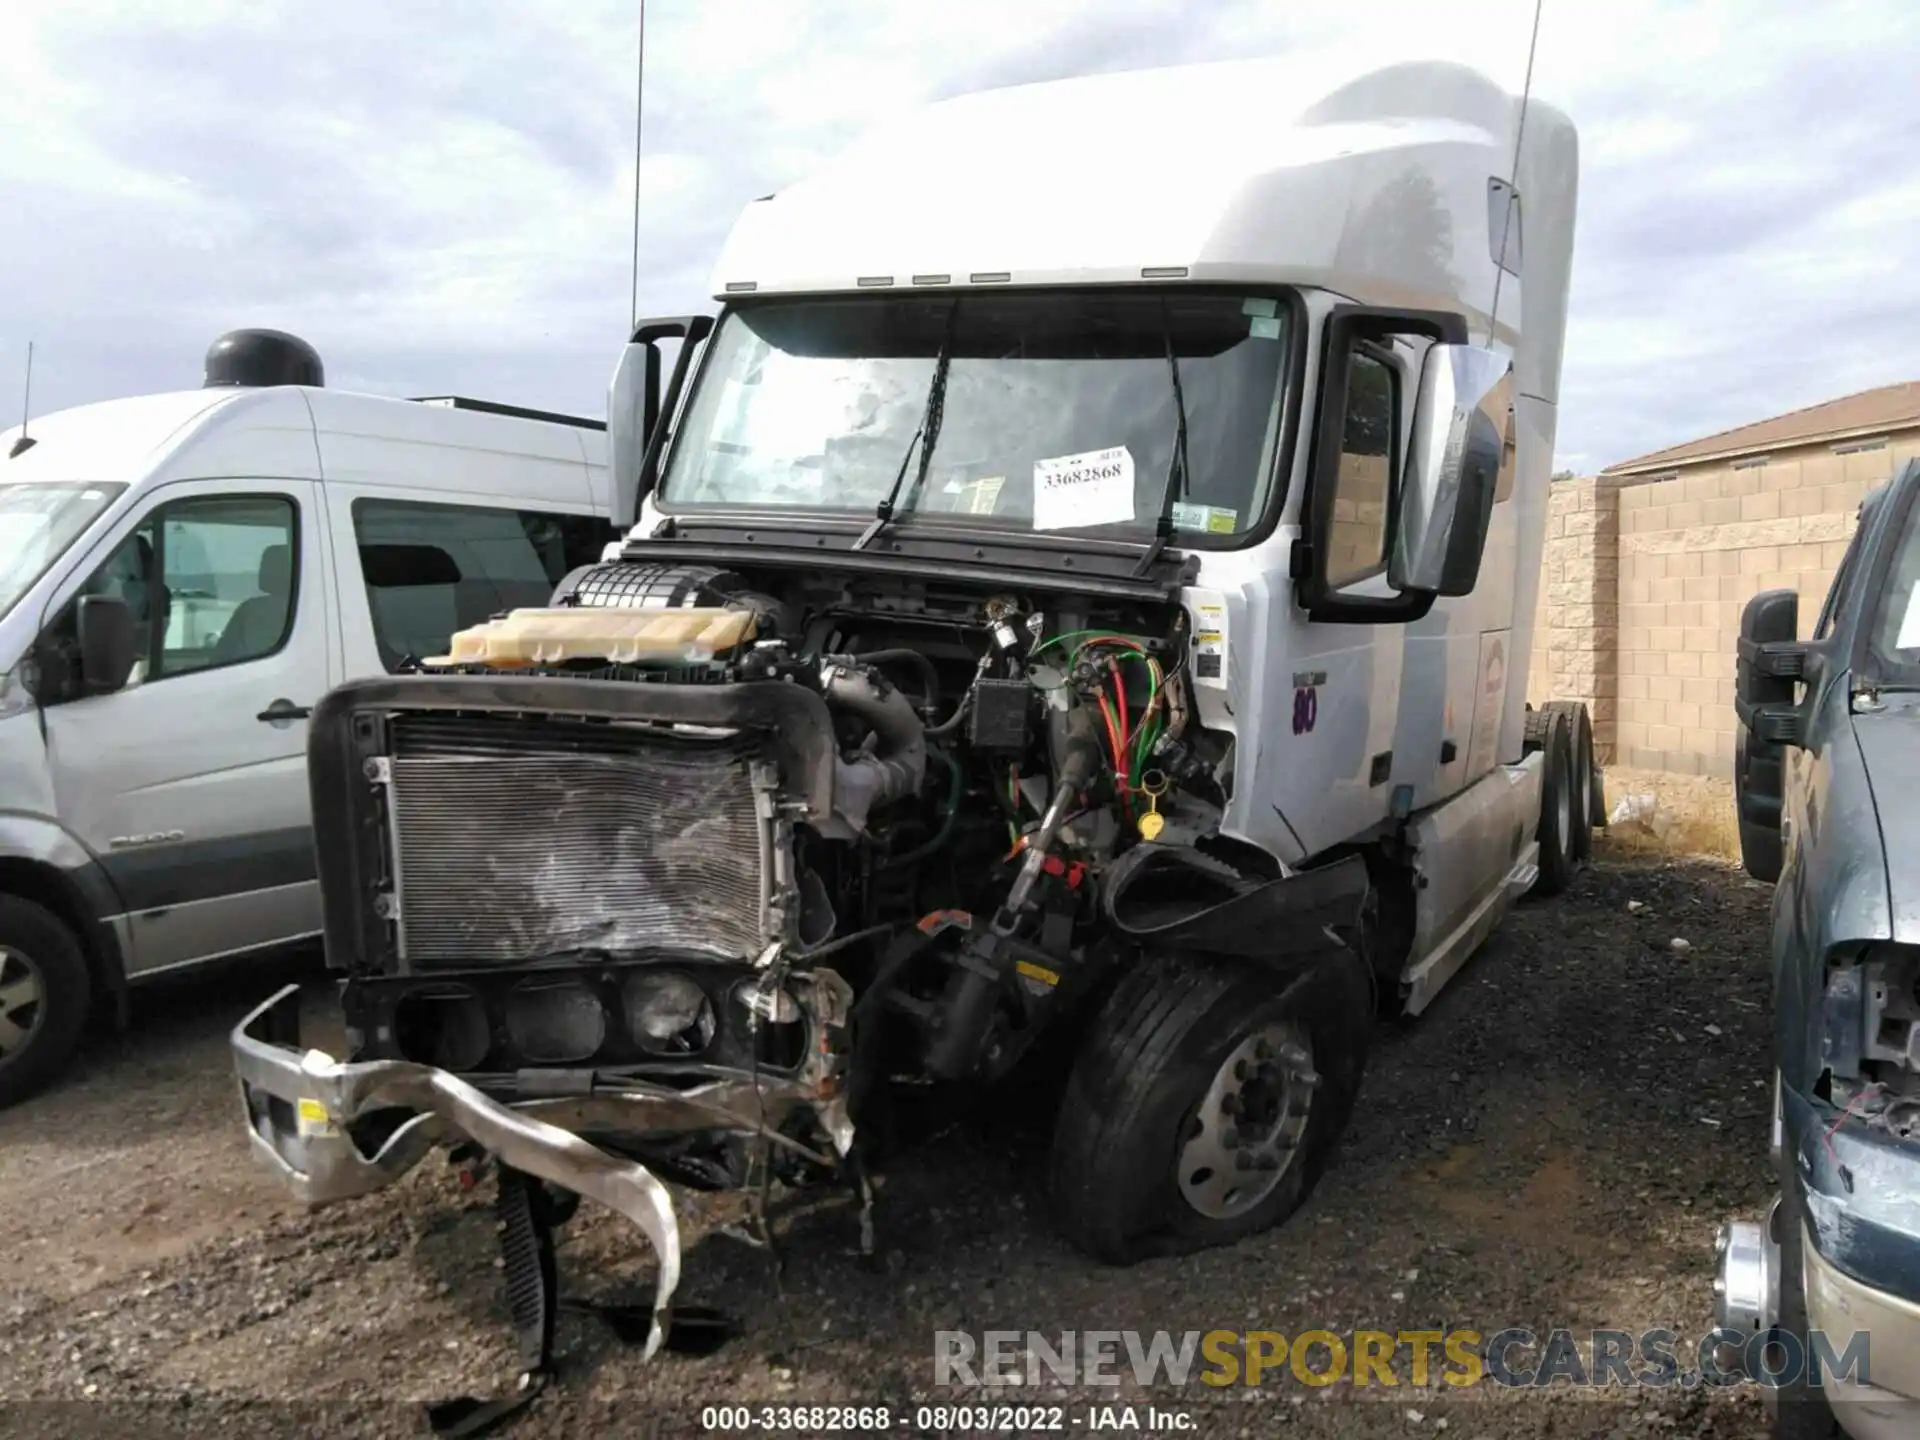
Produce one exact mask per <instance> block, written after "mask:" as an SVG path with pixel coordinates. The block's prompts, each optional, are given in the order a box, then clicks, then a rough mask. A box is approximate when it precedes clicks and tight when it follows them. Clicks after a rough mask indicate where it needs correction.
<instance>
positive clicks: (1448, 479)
mask: <svg viewBox="0 0 1920 1440" xmlns="http://www.w3.org/2000/svg"><path fill="white" fill-rule="evenodd" d="M1513 463H1514V434H1513V366H1512V363H1511V362H1510V361H1509V360H1508V359H1507V357H1506V356H1504V355H1501V354H1499V353H1498V352H1497V351H1493V350H1487V349H1482V348H1481V347H1479V346H1477V345H1445V344H1436V345H1431V346H1429V347H1428V349H1427V354H1426V360H1425V363H1424V364H1423V365H1422V367H1421V371H1420V389H1419V393H1418V395H1417V396H1416V397H1415V400H1414V409H1413V443H1412V445H1411V446H1410V447H1409V449H1408V452H1407V466H1406V470H1405V473H1404V476H1403V478H1402V480H1401V486H1400V495H1399V498H1398V513H1397V515H1396V517H1395V518H1396V524H1395V527H1394V545H1393V554H1392V556H1391V557H1390V559H1389V560H1388V563H1387V580H1388V582H1389V583H1390V584H1391V585H1392V586H1393V588H1394V589H1395V590H1398V591H1401V592H1402V593H1406V592H1409V591H1414V592H1425V593H1427V594H1431V595H1467V594H1471V593H1472V591H1473V587H1474V584H1475V582H1476V581H1477V580H1478V579H1479V578H1480V557H1481V555H1482V553H1483V552H1484V551H1485V549H1486V544H1487V527H1488V526H1489V525H1490V524H1491V522H1492V519H1493V502H1494V497H1495V495H1496V494H1497V493H1498V492H1499V490H1500V479H1501V475H1502V473H1503V472H1504V471H1505V470H1506V469H1507V468H1508V467H1510V466H1512V465H1513Z"/></svg>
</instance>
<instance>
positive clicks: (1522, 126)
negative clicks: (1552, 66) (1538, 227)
mask: <svg viewBox="0 0 1920 1440" xmlns="http://www.w3.org/2000/svg"><path fill="white" fill-rule="evenodd" d="M1544 3H1545V0H1533V36H1532V38H1531V39H1529V40H1528V41H1527V78H1526V79H1525V80H1524V81H1523V82H1522V83H1521V85H1520V118H1519V119H1518V120H1516V121H1515V122H1514V126H1513V167H1512V169H1511V170H1509V171H1508V174H1509V176H1510V177H1511V178H1510V179H1509V180H1508V181H1507V207H1506V211H1505V213H1504V214H1502V215H1501V217H1500V249H1499V250H1498V251H1497V252H1495V253H1496V255H1497V257H1498V258H1497V259H1496V260H1495V261H1494V266H1493V308H1492V309H1491V310H1490V311H1489V312H1488V314H1487V344H1488V346H1489V347H1491V346H1492V344H1493V337H1494V336H1495V335H1497V334H1498V333H1499V325H1500V282H1501V281H1502V280H1504V279H1505V278H1506V274H1507V237H1508V236H1509V235H1510V234H1511V233H1512V232H1513V212H1514V211H1515V210H1517V209H1519V208H1520V141H1521V139H1522V138H1523V137H1524V136H1525V135H1526V133H1527V101H1528V100H1529V99H1531V98H1532V96H1533V52H1534V51H1535V50H1536V49H1537V48H1538V47H1539V44H1540V7H1541V5H1542V4H1544Z"/></svg>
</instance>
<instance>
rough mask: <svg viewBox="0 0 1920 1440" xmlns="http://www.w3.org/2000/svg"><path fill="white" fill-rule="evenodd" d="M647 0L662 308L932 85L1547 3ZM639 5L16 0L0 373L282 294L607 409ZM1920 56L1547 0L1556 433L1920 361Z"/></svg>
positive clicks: (623, 306) (102, 350) (45, 403)
mask: <svg viewBox="0 0 1920 1440" xmlns="http://www.w3.org/2000/svg"><path fill="white" fill-rule="evenodd" d="M648 9H649V12H650V13H649V16H648V37H647V40H648V54H647V76H648V88H647V117H646V160H645V164H644V166H643V168H642V212H643V219H642V227H641V247H642V251H643V256H644V259H643V264H644V270H643V275H642V281H641V287H640V288H641V308H642V309H643V310H646V311H652V312H669V313H673V312H681V311H685V310H688V309H698V308H710V306H711V302H710V300H709V299H708V298H707V296H706V289H705V287H706V280H707V270H708V267H709V265H710V263H711V262H712V260H713V259H714V257H715V256H716V255H717V253H718V251H719V247H720V243H721V241H722V239H723V238H724V236H725V234H726V231H727V228H728V226H729V225H730V224H731V222H732V220H733V218H734V216H735V215H736V214H737V213H738V210H739V208H740V206H741V205H742V204H744V203H745V202H746V201H748V200H750V199H752V198H754V197H755V196H758V195H763V194H766V193H768V192H769V191H771V190H774V189H777V188H778V187H779V186H781V185H783V184H785V183H787V182H788V181H790V180H792V179H794V178H796V177H797V176H798V175H800V174H802V173H804V172H805V171H806V170H807V169H808V168H809V167H811V166H813V165H815V164H818V163H820V162H821V161H822V160H823V159H825V158H826V157H827V156H828V155H830V154H831V153H832V152H833V151H834V150H836V149H837V148H839V147H840V146H842V145H844V144H845V143H847V142H848V141H849V140H851V139H852V138H854V137H855V136H857V135H858V134H859V132H860V131H861V130H862V129H864V128H865V127H866V126H868V125H869V124H872V123H874V122H876V121H880V120H883V119H884V118H885V117H886V116H887V115H888V114H890V113H892V112H894V111H896V110H898V109H900V108H902V107H905V106H908V105H912V104H916V103H919V102H921V101H923V100H927V99H931V98H935V97H939V96H945V95H951V94H955V93H959V92H962V91H965V90H969V89H974V88H979V87H981V86H984V85H989V84H998V83H1009V82H1014V81H1022V80H1034V79H1044V78H1050V77H1054V76H1060V75H1066V74H1071V73H1076V72H1081V71H1090V70H1113V69H1125V68H1133V67H1135V66H1138V65H1144V64H1161V63H1174V62H1178V61H1184V60H1209V59H1228V58H1234V57H1236V56H1245V55H1256V54H1269V53H1274V52H1276V51H1280V50H1286V49H1293V48H1299V47H1305V46H1315V47H1318V46H1332V47H1336V48H1337V49H1339V50H1341V51H1342V52H1344V54H1345V55H1346V56H1350V57H1351V56H1357V57H1360V58H1362V59H1366V60H1371V61H1373V62H1375V63H1380V62H1385V61H1387V60H1391V59H1397V58H1404V57H1406V56H1410V55H1427V56H1431V57H1434V58H1448V59H1457V60H1463V61H1466V62H1468V63H1471V64H1474V65H1476V66H1477V67H1478V68H1480V69H1482V70H1485V71H1486V72H1487V73H1488V74H1490V75H1491V76H1493V77H1494V78H1495V79H1496V80H1498V81H1500V82H1502V83H1504V84H1507V85H1509V86H1513V87H1516V88H1517V87H1518V85H1519V84H1520V82H1521V79H1522V76H1523V74H1524V72H1525V66H1526V46H1527V31H1528V26H1529V24H1530V22H1531V19H1532V5H1531V3H1530V0H1455V3H1453V4H1450V5H1445V6H1441V5H1434V4H1432V3H1431V0H1392V3H1388V0H1374V3H1370V4H1367V5H1353V4H1350V3H1344V0H1329V3H1321V4H1314V5H1307V4H1296V5H1287V6H1276V5H1271V4H1264V3H1257V0H1215V3H1212V4H1210V5H1208V6H1206V7H1204V8H1202V7H1195V6H1190V5H1184V4H1182V3H1181V0H1106V3H1102V4H1099V5H1092V4H1088V3H1087V0H972V3H969V4H965V5H958V4H954V5H930V4H916V5H901V4H888V3H884V0H759V3H755V0H654V3H653V4H652V5H650V6H649V7H648ZM636 10H637V4H635V3H632V0H627V3H619V4H615V3H606V0H602V3H571V4H567V5H535V4H532V3H528V0H522V3H519V4H512V5H509V4H506V3H496V4H486V3H481V0H461V3H458V4H454V3H447V4H444V5H441V6H437V7H436V6H424V5H422V6H409V7H402V6H394V5H390V4H386V3H383V0H336V3H335V4H333V5H331V6H325V7H313V6H296V5H293V4H291V3H266V0H218V3H215V0H146V3H137V4H136V3H133V0H125V3H118V4H115V3H107V0H9V3H8V4H7V5H5V6H0V187H4V192H5V193H6V194H7V196H8V204H7V205H6V206H5V207H0V256H4V257H5V263H4V265H0V409H10V408H11V407H10V406H9V405H7V403H6V401H5V399H4V396H5V395H6V394H7V393H8V392H9V391H11V390H12V388H13V386H14V384H15V383H17V381H16V377H17V375H18V367H19V358H20V354H21V351H22V350H23V348H24V343H25V341H26V340H27V339H28V338H29V337H31V338H34V339H35V340H37V341H38V345H37V348H36V371H37V374H36V380H35V394H36V400H37V403H36V409H40V408H51V407H55V406H59V405H66V404H72V403H77V402H80V401H83V400H88V399H94V398H99V397H100V396H103V395H110V394H126V393H133V392H137V391H142V390H150V389H155V388H161V387H165V386H169V385H176V384H191V383H194V381H195V380H196V379H197V375H198V361H199V357H200V352H201V351H202V350H203V348H204V347H205V345H206V344H207V342H208V341H210V340H211V339H212V338H213V336H214V335H216V334H217V333H219V332H220V331H222V330H224V329H227V328H229V327H231V326H234V325H240V324H275V325H282V326H285V327H286V328H289V329H293V330H296V331H298V332H299V333H301V334H303V335H305V336H307V337H308V338H309V339H311V340H313V341H314V343H315V344H316V345H317V346H319V348H320V350H321V352H322V354H323V355H324V356H326V357H327V358H328V359H329V361H330V362H331V370H332V377H333V379H334V381H335V383H339V384H354V385H365V386H369V387H372V388H378V389H382V390H389V391H394V392H401V393H409V392H410V393H426V392H444V391H447V390H460V391H468V392H473V393H484V394H489V395H493V396H497V397H499V398H503V399H513V400H518V401H520V402H522V403H528V404H539V405H548V406H553V407H556V408H563V409H570V410H579V411H587V412H597V411H598V410H599V408H600V406H601V404H602V403H603V394H604V388H603V387H604V384H605V379H606V376H607V373H608V371H609V369H610V367H611V363H612V359H613V354H614V350H615V348H616V347H617V345H618V343H619V340H620V338H621V331H622V328H623V325H624V322H625V320H626V318H627V313H626V312H627V306H628V291H629V275H628V260H629V253H630V249H629V247H630V244H631V234H630V230H629V227H630V225H631V219H632V211H631V207H632V183H633V171H632V168H631V165H632V156H631V146H632V126H633V97H632V84H633V65H634V39H635V35H634V26H635V15H636ZM1916 58H1920V10H1916V9H1915V7H1913V6H1911V5H1910V4H1907V3H1904V0H1877V3H1873V0H1859V3H1849V4H1824V5H1820V6H1807V5H1804V4H1799V3H1789V0H1744V3H1739V4H1734V3H1730V0H1721V3H1701V4H1693V5H1688V6H1685V7H1678V6H1673V5H1671V4H1668V5H1661V4H1657V3H1654V0H1633V3H1624V0H1623V3H1616V4H1613V5H1610V6H1605V7H1602V6H1590V5H1586V4H1584V3H1581V0H1547V3H1546V9H1545V12H1544V17H1543V20H1542V24H1541V30H1540V51H1539V58H1538V63H1537V66H1536V69H1535V75H1534V85H1535V91H1536V93H1538V94H1540V95H1542V96H1543V97H1545V98H1548V99H1551V100H1552V101H1554V102H1555V103H1556V104H1559V105H1561V106H1563V107H1564V108H1566V109H1567V110H1568V111H1569V113H1571V114H1572V115H1573V117H1574V119H1575V121H1576V123H1578V124H1579V126H1580V127H1581V135H1582V163H1583V174H1582V177H1581V216H1580V225H1579V232H1578V238H1577V244H1576V256H1575V276H1574V294H1573V301H1572V315H1571V321H1570V333H1569V338H1568V346H1567V362H1566V373H1565V376H1564V382H1563V391H1562V400H1563V408H1562V419H1561V444H1560V455H1559V463H1561V464H1563V465H1569V466H1573V467H1575V468H1581V469H1587V468H1593V467H1597V466H1598V465H1601V464H1604V463H1607V462H1609V461H1612V460H1616V459H1621V458H1624V457H1626V456H1629V455H1633V454H1637V453H1640V452H1642V451H1645V450H1649V449H1653V448H1655V447H1658V446H1661V445H1665V444H1669V443H1672V442H1675V441H1679V440H1683V439H1687V438H1690V437H1692V436H1694V435H1698V434H1704V433H1706V432H1709V431H1712V430H1716V429H1720V428H1723V427H1725V426H1727V425H1732V424H1738V423H1740V422H1742V421H1744V420H1749V419H1755V418H1759V417H1760V416H1763V415H1767V414H1771V413H1774V412H1777V411H1780V410H1784V409H1788V408H1791V407H1793V406H1796V405H1801V404H1805V403H1809V402H1811V401H1815V400H1819V399H1823V398H1827V397H1829V396H1832V395H1837V394H1841V393H1845V392H1846V391H1848V390H1850V389H1855V388H1860V387H1862V386H1865V385H1870V384H1878V383H1885V382H1888V381H1893V380H1904V379H1912V378H1920V367H1916V366H1915V362H1913V360H1912V359H1911V356H1912V355H1913V353H1914V349H1913V343H1912V335H1913V333H1914V322H1915V320H1916V319H1917V318H1920V316H1917V315H1916V311H1920V238H1917V237H1920V184H1916V182H1914V181H1913V180H1912V178H1911V174H1912V170H1911V156H1912V153H1913V144H1914V139H1915V136H1916V133H1920V98H1916V96H1915V94H1914V91H1913V88H1912V86H1911V84H1910V83H1909V80H1908V74H1909V71H1910V67H1911V65H1912V62H1913V61H1914V60H1915V59H1916ZM1329 63H1337V61H1336V60H1330V61H1329ZM1169 123H1172V124H1177V123H1178V117H1171V118H1170V121H1169ZM1194 138H1195V143H1196V144H1203V143H1204V137H1199V136H1196V137H1194Z"/></svg>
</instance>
